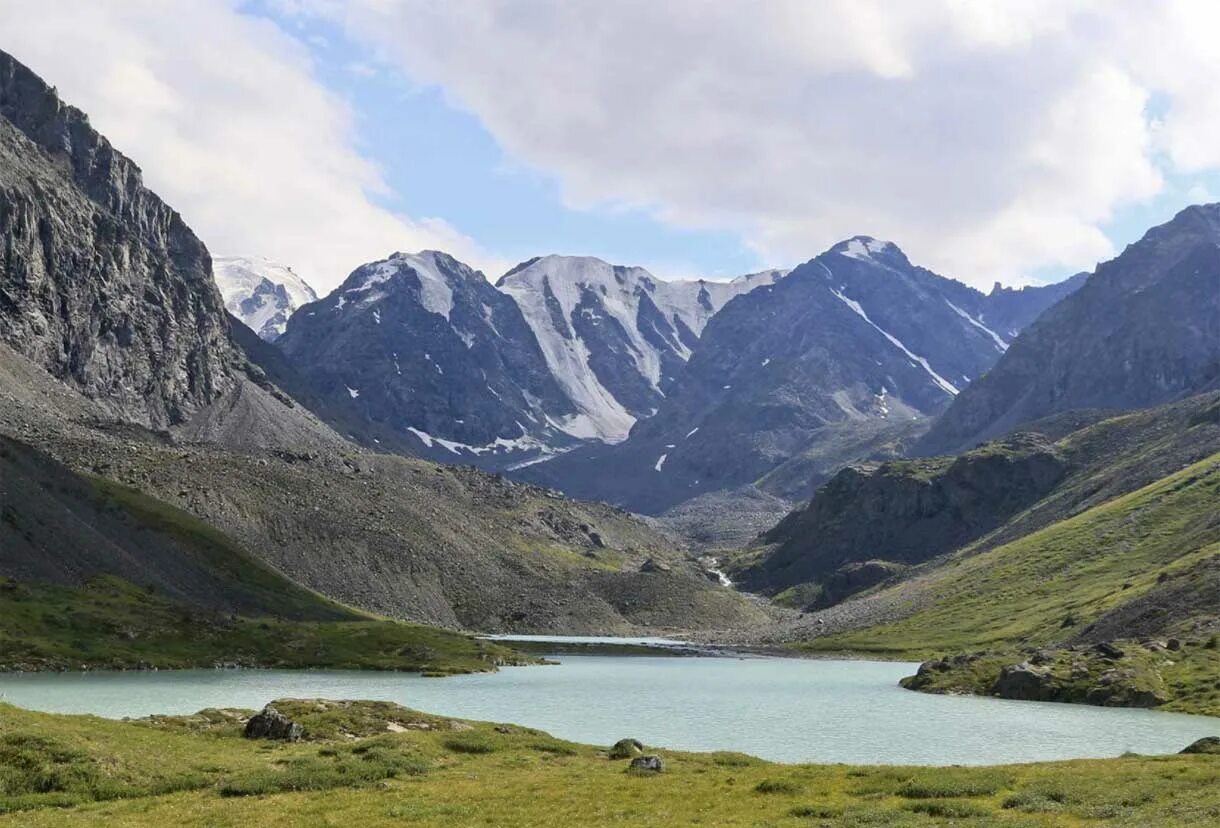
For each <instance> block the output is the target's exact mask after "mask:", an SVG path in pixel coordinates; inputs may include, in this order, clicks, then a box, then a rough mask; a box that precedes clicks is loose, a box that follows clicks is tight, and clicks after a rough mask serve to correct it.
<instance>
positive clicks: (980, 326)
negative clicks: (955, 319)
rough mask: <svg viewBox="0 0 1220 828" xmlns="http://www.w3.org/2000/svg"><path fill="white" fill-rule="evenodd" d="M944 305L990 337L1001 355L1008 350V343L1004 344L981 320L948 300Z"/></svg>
mask: <svg viewBox="0 0 1220 828" xmlns="http://www.w3.org/2000/svg"><path fill="white" fill-rule="evenodd" d="M945 304H946V305H948V306H949V307H950V308H952V309H953V312H954V313H956V314H957V315H958V316H960V317H961V318H962V319H965V320H966V321H967V322H969V323H970V324H971V325H973V326H974V327H976V328H978V329H979V330H980V331H982V332H983V333H985V334H987V335H988V336H990V337H991V339H992V341H993V342H995V345H996V347H997V348H999V349H1000V352H1001V353H1003V352H1004V351H1007V350H1008V343H1007V342H1005V341H1004V339H1003V338H1002V337H1001V336H1000V335H999V334H998V333H996V332H995V331H993V330H992V329H991V328H989V327H987V326H986V325H984V324H983V322H982V320H981V319H975V318H974V317H973V316H971V315H970V314H968V313H966V312H965V311H964V310H962V309H961V308H959V307H958V306H957V305H955V304H953V303H952V302H950V301H949V300H948V299H946V300H945Z"/></svg>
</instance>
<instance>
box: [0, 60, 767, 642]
mask: <svg viewBox="0 0 1220 828" xmlns="http://www.w3.org/2000/svg"><path fill="white" fill-rule="evenodd" d="M0 245H2V246H3V247H2V249H3V251H4V256H3V263H4V266H3V271H2V272H0V436H3V438H5V442H4V444H3V445H2V446H0V449H2V450H3V454H2V456H0V460H3V461H4V469H5V473H4V475H3V477H0V548H2V549H3V550H4V552H5V554H4V555H3V556H0V576H6V577H13V578H18V579H29V578H34V579H41V580H49V581H51V582H52V583H55V584H59V585H62V586H64V587H66V588H72V589H77V588H81V587H82V586H83V585H85V584H86V583H87V582H89V581H90V579H93V578H96V577H99V576H106V577H121V578H124V579H125V580H128V581H129V582H130V583H132V584H135V585H137V586H138V587H140V588H141V589H148V590H155V591H157V592H158V593H159V594H164V595H167V596H172V597H173V598H174V600H176V601H180V602H183V603H184V604H186V605H190V606H193V607H194V608H195V609H197V610H208V611H215V610H216V609H217V608H224V607H232V608H235V609H241V610H242V611H243V612H246V613H249V614H254V615H258V614H266V615H269V616H277V617H282V616H283V614H284V611H283V607H284V606H286V605H287V604H288V603H290V602H292V601H295V600H296V599H297V598H298V597H299V596H300V594H301V591H302V590H306V591H314V592H316V593H320V594H322V595H324V596H326V597H327V599H329V600H330V602H331V603H332V604H333V603H334V602H336V601H337V602H342V603H344V604H346V605H347V607H346V608H343V609H341V610H337V611H335V612H337V613H338V614H339V615H342V616H344V617H351V615H352V614H353V613H354V612H355V613H356V614H359V612H358V611H360V610H363V611H374V612H376V613H379V614H380V615H382V616H388V617H391V618H398V619H408V620H412V621H417V622H424V623H429V624H434V625H441V626H446V627H459V628H466V629H479V630H489V631H496V630H522V631H524V630H535V631H544V630H553V629H557V628H562V629H565V630H587V631H601V632H604V631H609V630H618V631H627V630H630V629H632V628H633V627H634V626H636V625H640V626H649V627H652V626H657V627H660V626H674V627H684V626H691V625H705V624H706V625H709V626H731V625H735V624H738V623H742V622H748V621H750V620H752V619H754V620H756V619H757V618H759V617H760V611H759V610H758V609H756V608H754V607H753V606H751V605H750V604H749V603H748V602H747V601H745V599H743V598H742V597H741V596H739V595H737V594H736V593H734V592H732V591H730V590H727V589H725V588H723V587H721V586H719V585H718V584H717V583H716V581H715V580H714V579H711V578H709V577H708V575H707V573H706V572H705V571H704V568H703V566H702V565H700V564H699V563H698V562H696V561H694V560H692V559H691V558H690V557H689V556H688V555H687V554H686V552H685V550H684V549H683V548H682V547H681V545H679V544H677V543H675V542H674V541H673V540H672V539H670V538H668V537H666V536H664V535H662V534H660V533H658V532H657V531H656V530H654V529H653V528H651V527H649V526H648V525H646V524H644V523H643V522H641V521H639V520H637V519H635V518H633V517H632V516H630V515H627V514H625V513H623V512H622V511H620V510H616V509H613V508H611V507H608V506H604V505H602V504H590V503H578V502H576V501H572V500H569V499H567V498H565V497H563V496H562V495H561V494H559V493H558V492H555V491H550V490H545V489H541V488H538V487H534V486H528V485H522V484H518V483H514V482H512V481H508V480H504V479H503V478H499V477H493V476H490V475H486V474H483V473H480V472H475V471H472V470H469V469H458V468H454V467H444V466H438V465H436V464H433V463H429V462H426V461H423V460H419V459H414V458H409V457H402V456H395V455H379V454H375V453H373V452H370V451H367V450H365V449H362V448H361V447H360V446H358V445H356V444H354V443H352V442H351V441H350V440H348V439H347V438H346V437H345V436H343V435H341V434H340V433H338V432H337V431H335V430H334V429H332V428H331V427H330V426H329V425H328V424H327V423H325V422H323V421H322V420H321V419H320V418H319V417H318V416H315V414H314V413H313V412H312V411H311V410H310V409H311V407H315V406H316V407H318V408H319V410H321V411H322V412H323V413H324V414H325V415H326V417H327V419H330V420H333V421H335V422H341V419H340V415H342V414H343V412H338V413H334V412H328V411H326V410H325V408H324V407H323V406H320V405H316V404H317V402H318V401H317V400H315V399H313V398H311V397H309V396H308V391H309V385H308V384H307V383H306V381H305V380H304V379H303V378H302V375H301V374H300V373H299V372H298V371H297V370H296V369H295V368H294V367H293V366H292V365H291V364H290V363H289V362H288V360H287V358H286V357H285V356H284V352H283V351H281V350H279V349H277V348H276V347H275V346H274V345H273V344H270V343H267V342H265V341H263V340H261V339H260V338H259V337H258V336H257V335H256V334H255V332H254V331H251V330H250V329H248V328H246V327H245V326H244V325H243V324H242V323H241V322H240V321H239V320H238V319H236V318H235V317H232V316H230V315H229V314H228V313H227V312H226V310H225V302H224V300H223V299H222V296H221V292H220V290H219V289H218V287H217V283H216V281H215V280H214V278H213V271H212V260H211V257H210V255H209V253H208V251H207V248H206V247H205V245H204V244H203V242H202V241H200V239H199V238H198V237H197V236H196V235H195V234H194V233H193V232H192V231H191V230H190V228H189V227H187V226H186V224H185V223H184V222H183V220H182V218H181V216H179V214H178V213H177V212H175V211H174V210H173V209H172V208H171V207H169V206H168V205H166V204H165V203H164V202H163V201H162V200H161V199H160V198H158V197H157V196H156V195H155V194H154V193H152V192H151V191H150V190H148V189H147V188H146V187H144V185H143V183H142V177H141V173H140V170H139V168H138V167H137V166H136V165H135V164H134V163H133V162H132V161H131V160H129V159H128V158H126V157H125V156H123V155H122V154H121V153H120V152H119V151H118V150H116V149H114V148H113V147H112V146H111V145H110V144H109V142H107V140H106V139H105V138H104V137H102V136H101V135H99V134H98V133H97V132H96V131H95V130H93V128H92V127H91V126H90V124H89V121H88V118H87V117H86V116H85V115H84V113H82V112H80V111H79V110H77V109H75V108H73V107H71V106H69V105H67V104H64V103H63V102H62V101H61V100H60V99H59V97H58V95H57V94H56V92H55V90H54V89H53V88H51V87H50V86H49V85H47V84H46V83H45V82H43V81H42V80H41V79H40V78H38V77H37V76H36V75H35V74H34V73H33V72H31V71H30V70H29V69H28V68H26V67H25V66H23V65H21V64H20V63H19V62H17V61H16V60H14V59H13V58H12V57H11V56H9V55H7V54H5V53H3V52H0ZM437 260H438V261H439V257H438V259H437ZM365 272H367V271H362V273H365ZM450 275H452V274H450ZM372 278H376V277H373V276H370V279H372ZM480 284H484V285H485V282H482V281H481V280H480ZM411 285H413V286H414V288H415V289H416V290H417V291H426V296H423V295H418V294H417V295H416V298H417V299H419V300H420V301H423V302H428V303H433V302H439V301H441V300H440V297H442V296H444V295H445V294H444V293H443V291H440V290H435V288H436V286H435V285H429V286H427V287H424V286H422V285H421V284H420V282H419V280H418V276H415V277H414V281H412V282H411ZM362 286H363V283H362ZM485 286H486V289H487V290H488V291H490V292H491V294H494V296H496V297H499V298H500V300H501V301H500V305H499V307H502V308H504V309H505V310H506V312H508V313H512V312H513V311H514V310H515V307H516V306H515V304H514V303H513V302H512V300H510V299H508V298H507V297H504V296H503V295H502V294H500V293H498V292H497V291H495V290H494V288H492V287H491V286H490V285H485ZM351 287H352V288H355V287H356V284H355V283H353V285H352V286H351ZM367 287H368V288H370V289H372V288H375V287H376V286H375V285H368V286H367ZM345 295H346V294H344V293H342V292H341V293H339V294H337V295H336V296H335V297H334V298H333V299H332V300H331V301H332V304H337V303H339V302H340V301H341V300H342V299H343V298H344V297H345ZM367 296H368V291H367V290H366V291H364V293H363V294H361V292H360V291H356V292H355V293H353V294H351V295H350V297H348V299H349V300H350V302H351V304H352V305H358V304H359V303H360V300H361V299H363V298H367ZM460 301H462V300H461V297H459V298H458V299H455V301H454V307H455V310H454V313H453V317H454V318H455V319H458V318H460V313H461V307H462V306H461V305H460ZM321 306H322V307H326V305H325V303H322V305H321ZM434 307H439V305H434ZM311 308H319V303H313V304H312V305H305V306H304V307H303V308H302V310H303V311H306V312H308V311H309V310H310V309H311ZM319 309H320V308H319ZM473 312H474V313H476V314H477V313H481V311H479V310H477V309H475V310H474V311H473ZM389 313H390V310H389V309H388V308H387V315H388V314H389ZM297 315H298V316H299V315H300V311H298V314H297ZM489 316H490V320H491V321H490V323H489V324H490V325H493V326H495V325H501V324H503V325H505V327H507V326H508V323H506V322H505V321H504V320H503V319H502V318H501V317H500V316H498V315H495V314H491V313H489ZM516 318H517V319H518V321H519V320H520V315H519V314H518V315H517V317H516ZM437 319H441V320H442V321H445V322H446V323H447V321H448V320H444V318H443V316H440V315H437ZM388 321H390V320H389V319H387V322H388ZM374 324H375V323H374ZM293 327H294V326H293V325H291V324H290V325H289V330H288V332H287V333H286V334H285V336H286V337H291V335H292V334H293ZM455 337H456V338H458V339H459V341H460V337H457V336H456V334H455ZM462 347H463V348H464V343H463V345H462ZM278 380H283V383H284V384H283V385H281V384H279V382H278ZM349 382H352V380H350V379H349ZM298 391H299V392H300V394H301V396H299V397H298V396H294V392H298ZM370 396H371V395H370ZM351 399H353V400H354V398H351ZM48 486H53V487H57V488H56V491H55V495H54V497H52V496H50V495H48V493H47V487H48ZM176 555H177V556H182V560H181V561H180V562H179V565H174V564H173V563H172V561H173V560H174V557H175V556H176ZM252 572H263V573H266V572H274V573H276V575H275V578H270V579H269V580H265V581H264V584H263V585H264V586H265V589H262V590H261V591H260V590H252V589H249V588H246V587H243V583H244V579H246V578H247V576H248V575H249V574H250V573H252ZM260 577H261V576H260ZM271 593H275V595H274V596H273V595H272V594H271ZM276 596H278V597H276ZM273 599H274V600H273ZM319 606H321V605H319ZM353 608H354V609H353ZM320 611H323V612H326V611H327V610H320ZM363 617H367V616H363Z"/></svg>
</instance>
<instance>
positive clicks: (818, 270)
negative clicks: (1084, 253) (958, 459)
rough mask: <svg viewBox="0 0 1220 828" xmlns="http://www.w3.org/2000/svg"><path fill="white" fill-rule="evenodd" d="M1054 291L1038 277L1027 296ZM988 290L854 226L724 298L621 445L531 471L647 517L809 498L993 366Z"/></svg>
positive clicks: (995, 348)
mask: <svg viewBox="0 0 1220 828" xmlns="http://www.w3.org/2000/svg"><path fill="white" fill-rule="evenodd" d="M1065 289H1066V288H1065ZM993 295H996V296H1006V295H1005V294H1002V293H999V294H993ZM1054 298H1056V297H1055V296H1054V295H1051V294H1045V295H1044V294H1043V293H1041V292H1039V291H1038V290H1031V291H1029V292H1027V293H1026V294H1024V296H1023V298H1022V300H1021V301H1020V302H1019V304H1020V305H1021V306H1022V307H1023V308H1033V307H1036V305H1037V304H1038V302H1039V301H1040V299H1045V301H1047V302H1050V301H1053V300H1054ZM990 301H991V297H988V296H985V295H984V294H982V293H980V292H978V291H976V290H973V289H972V288H969V287H967V286H966V285H964V284H961V283H959V282H955V281H952V280H950V279H945V278H943V277H941V276H938V275H936V274H934V273H931V272H930V271H927V270H925V269H923V268H920V267H917V266H915V265H912V264H911V263H910V262H909V261H908V260H907V258H906V256H905V255H903V253H902V251H901V250H899V249H898V248H897V247H896V246H895V245H893V244H890V243H887V242H879V241H877V240H875V239H870V238H866V237H857V238H854V239H850V240H848V241H845V242H842V243H840V244H838V245H836V246H835V247H833V248H831V250H829V251H827V252H826V253H823V254H822V255H821V256H818V257H817V258H816V259H813V260H812V261H810V262H807V263H806V264H804V265H802V266H801V267H798V268H797V269H796V270H794V271H793V272H792V273H791V274H789V275H788V276H787V277H785V278H784V279H781V280H780V281H779V282H777V283H775V284H774V285H766V286H762V287H759V288H757V289H755V290H753V291H751V292H749V293H746V294H744V295H742V296H739V297H737V298H735V299H733V300H731V301H730V302H728V304H726V305H725V306H724V308H723V309H721V310H720V311H719V312H718V313H717V314H716V315H715V316H713V317H712V318H711V320H710V321H709V322H708V323H707V326H706V328H704V330H703V333H702V336H701V338H700V340H699V343H698V345H697V347H696V348H695V351H694V353H693V355H692V356H691V358H690V361H689V362H688V364H687V366H686V369H685V370H684V371H683V372H682V373H680V374H679V375H678V376H677V378H676V379H675V381H674V383H673V385H672V387H670V388H667V389H666V392H665V393H666V397H665V399H664V400H663V401H662V402H661V404H660V410H659V411H658V412H657V414H656V415H655V416H653V417H651V418H648V419H645V420H641V421H640V422H638V423H637V424H636V426H635V427H634V428H633V429H632V431H631V435H630V437H629V438H628V439H627V440H626V441H625V442H623V443H620V444H618V445H615V446H610V447H604V446H599V447H592V448H587V449H585V448H582V449H579V450H577V451H574V452H572V453H570V454H568V455H566V456H564V457H561V458H557V459H555V460H552V461H550V462H548V463H546V464H542V465H539V466H535V467H531V468H530V469H528V470H523V471H522V474H523V475H524V476H527V477H528V478H529V479H532V480H536V481H539V482H544V483H546V484H548V485H553V486H556V487H557V488H560V489H563V490H564V491H566V492H568V493H569V494H574V495H577V496H581V497H594V498H598V499H603V500H608V501H610V502H613V503H617V504H620V505H623V506H625V507H627V508H630V509H632V510H636V511H642V512H645V513H648V514H658V513H660V512H662V511H664V510H666V509H668V508H670V507H672V506H674V505H676V504H679V503H682V502H685V501H687V500H689V499H691V498H693V497H696V496H699V495H701V494H704V493H707V492H714V491H720V490H725V489H732V488H736V487H739V486H743V485H746V484H751V483H757V482H759V481H761V483H760V485H761V486H762V487H763V488H764V490H766V491H773V492H774V493H775V494H780V495H782V496H787V497H801V498H804V497H808V496H809V494H810V493H811V491H812V488H813V485H815V484H816V483H819V482H821V481H822V480H824V479H826V477H827V476H828V475H829V474H831V473H833V472H834V471H836V470H837V469H838V468H840V467H841V466H842V465H843V464H844V463H846V462H852V461H859V460H863V459H871V458H873V457H879V458H882V459H885V458H889V457H893V456H896V455H897V454H899V453H900V452H901V446H902V444H903V443H904V441H906V440H909V439H910V438H911V437H912V436H913V434H914V433H918V430H917V427H918V425H919V422H920V421H921V420H923V419H924V418H926V417H928V416H931V415H934V414H936V413H938V412H940V411H941V410H942V409H943V408H945V407H946V406H947V405H948V404H949V403H950V401H951V400H952V399H953V397H954V395H956V394H957V393H958V391H959V389H961V388H962V387H964V386H965V385H966V384H967V383H969V382H970V381H972V380H973V379H974V378H976V377H978V376H979V375H981V374H982V373H983V372H985V371H986V370H987V369H988V368H990V367H991V365H992V364H993V363H994V362H995V361H996V360H997V359H998V358H999V357H1000V355H1001V354H1002V353H1003V351H1004V349H1005V348H1006V347H1007V344H1008V339H1007V338H1006V336H1005V334H1003V333H1000V332H997V331H995V330H993V329H991V328H989V326H988V324H987V323H986V322H985V321H983V320H984V319H986V318H988V317H987V314H988V312H989V310H990V308H991V305H989V302H990ZM997 301H998V299H997ZM1005 301H1006V302H1009V303H1012V300H1010V299H1007V298H1005ZM1009 316H1010V318H1011V319H1014V320H1019V319H1022V318H1023V316H1021V314H1016V313H1011V314H1009ZM768 486H770V487H771V488H768Z"/></svg>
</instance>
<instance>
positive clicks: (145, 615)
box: [0, 576, 530, 675]
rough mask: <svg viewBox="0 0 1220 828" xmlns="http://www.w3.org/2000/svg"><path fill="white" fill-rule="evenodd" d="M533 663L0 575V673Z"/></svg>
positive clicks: (459, 644) (433, 635)
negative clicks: (218, 666) (230, 666)
mask: <svg viewBox="0 0 1220 828" xmlns="http://www.w3.org/2000/svg"><path fill="white" fill-rule="evenodd" d="M529 660H530V659H529V657H527V656H522V655H520V654H518V653H515V652H513V651H512V650H510V649H508V648H506V647H501V646H498V645H495V644H492V643H490V642H487V641H481V640H476V639H473V638H470V637H468V636H464V635H460V634H458V633H453V632H448V631H446V630H438V629H434V628H432V627H423V626H419V625H416V624H406V623H402V622H398V621H387V620H378V619H374V618H372V617H367V616H365V617H362V618H361V619H360V620H353V619H352V618H349V619H348V620H343V621H300V620H290V619H283V618H275V617H271V616H262V617H245V616H238V615H231V614H216V613H210V612H207V611H204V610H199V609H197V608H191V607H187V606H184V605H182V604H179V603H176V602H172V601H169V600H166V599H165V598H164V597H162V596H161V595H159V594H157V593H156V592H155V591H150V590H149V589H148V588H144V587H137V586H135V585H134V584H131V583H130V582H128V581H124V580H123V579H121V578H117V577H114V576H99V577H98V578H95V579H93V580H92V581H90V582H89V583H88V584H86V585H84V586H82V587H63V586H54V585H49V584H27V583H20V582H17V581H13V580H11V579H0V671H4V670H47V669H50V670H65V669H66V670H78V669H101V668H129V667H142V668H152V667H156V668H159V669H167V668H181V667H211V666H213V665H215V664H237V665H242V666H249V667H253V666H258V667H289V668H297V667H332V668H342V669H371V670H411V671H415V670H419V671H423V672H426V673H431V674H436V675H445V674H451V673H469V672H479V671H483V670H492V669H495V667H496V666H497V665H498V664H503V663H524V662H527V661H529Z"/></svg>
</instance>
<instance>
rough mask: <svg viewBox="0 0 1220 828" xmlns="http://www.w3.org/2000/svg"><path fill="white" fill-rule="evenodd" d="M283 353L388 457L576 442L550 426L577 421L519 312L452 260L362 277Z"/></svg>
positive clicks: (313, 389)
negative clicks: (403, 452) (394, 451)
mask: <svg viewBox="0 0 1220 828" xmlns="http://www.w3.org/2000/svg"><path fill="white" fill-rule="evenodd" d="M276 344H277V345H278V346H279V347H280V348H282V349H283V351H284V352H285V353H286V354H288V356H289V357H290V359H291V360H292V362H293V364H294V367H295V368H296V370H297V372H298V373H299V374H300V375H301V376H303V377H304V378H306V379H307V381H308V384H309V391H310V394H311V395H312V396H314V397H317V398H320V399H323V400H325V401H326V403H327V405H328V407H329V408H331V409H333V410H335V411H343V412H347V413H348V414H349V418H348V419H349V420H350V421H352V422H361V423H363V424H364V429H365V432H366V433H365V435H363V436H365V437H366V440H367V441H368V442H371V439H377V440H379V441H380V442H381V445H382V446H383V447H388V448H393V447H405V448H406V449H408V450H409V451H410V452H411V453H417V454H420V455H422V456H428V457H432V458H434V459H439V460H447V461H450V462H459V461H460V462H466V463H471V464H480V463H481V461H485V460H488V459H492V458H495V457H497V456H499V455H502V454H508V453H515V454H516V455H524V456H528V455H525V454H524V453H525V452H526V451H527V450H529V449H531V448H533V449H535V450H536V449H537V448H539V447H540V446H543V445H546V446H552V445H556V444H558V445H562V444H563V443H564V442H565V440H566V442H568V443H571V442H574V441H573V440H572V438H570V437H567V435H564V434H562V433H561V432H559V431H558V429H556V428H555V427H554V426H553V425H552V424H551V421H550V420H548V417H550V418H552V419H558V418H561V417H563V416H566V415H570V414H572V413H574V409H573V408H572V405H571V403H570V401H568V399H567V397H566V396H565V395H564V394H563V392H562V391H561V390H560V388H559V386H558V385H557V384H556V382H555V379H554V378H553V377H552V376H551V374H550V372H549V370H548V369H547V364H546V361H545V359H544V358H543V355H542V352H541V350H540V349H539V347H538V342H537V340H536V339H535V338H534V335H533V333H532V332H531V330H530V329H529V326H528V325H526V323H525V319H524V317H523V316H522V314H521V311H520V310H519V309H518V307H517V305H516V304H515V303H514V302H513V300H512V299H511V298H509V297H508V296H506V295H504V294H503V293H501V292H500V291H498V290H496V289H495V288H494V287H492V285H491V284H489V283H488V282H487V280H486V279H485V278H483V275H482V274H480V273H477V272H476V271H473V270H471V269H470V268H469V267H467V266H466V265H464V264H462V263H461V262H458V261H457V260H455V259H453V258H452V257H450V256H447V255H445V254H444V253H437V252H434V251H427V252H424V253H421V254H419V255H408V254H402V253H397V254H395V255H393V256H391V257H390V258H388V259H385V260H383V261H380V262H373V263H370V264H367V265H363V266H362V267H360V268H357V269H356V270H355V271H354V272H353V273H352V274H351V275H350V276H349V277H348V279H347V280H346V281H345V282H344V283H343V285H342V286H341V287H339V288H338V290H336V291H335V292H334V293H332V294H331V295H330V296H328V297H326V298H325V299H323V300H322V301H320V302H314V303H312V304H308V305H305V306H303V307H302V308H301V309H300V310H299V311H298V312H297V313H295V314H294V315H293V317H292V318H291V320H290V322H289V325H288V330H287V331H286V332H285V333H284V335H283V336H282V337H280V338H279V339H278V340H277V343H276ZM497 441H499V442H497Z"/></svg>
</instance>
